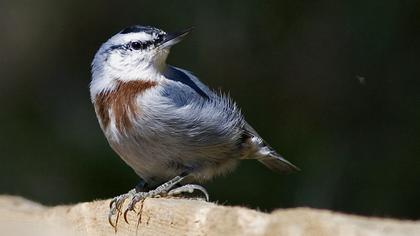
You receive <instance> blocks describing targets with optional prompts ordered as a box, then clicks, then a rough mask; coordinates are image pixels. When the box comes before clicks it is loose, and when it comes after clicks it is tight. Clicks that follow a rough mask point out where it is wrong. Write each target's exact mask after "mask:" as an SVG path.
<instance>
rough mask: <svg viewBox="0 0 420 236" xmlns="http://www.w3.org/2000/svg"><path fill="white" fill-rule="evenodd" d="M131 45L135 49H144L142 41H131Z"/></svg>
mask: <svg viewBox="0 0 420 236" xmlns="http://www.w3.org/2000/svg"><path fill="white" fill-rule="evenodd" d="M130 46H131V48H132V49H134V50H140V49H143V44H142V43H140V42H131V43H130Z"/></svg>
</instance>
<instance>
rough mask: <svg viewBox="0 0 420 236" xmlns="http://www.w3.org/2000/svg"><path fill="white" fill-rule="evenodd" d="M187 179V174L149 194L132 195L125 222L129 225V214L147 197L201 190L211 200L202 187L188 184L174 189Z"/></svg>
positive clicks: (125, 212) (126, 210)
mask: <svg viewBox="0 0 420 236" xmlns="http://www.w3.org/2000/svg"><path fill="white" fill-rule="evenodd" d="M185 177H187V175H186V174H183V175H181V176H176V177H175V178H173V179H171V180H169V181H168V182H166V183H164V184H162V185H160V186H158V187H157V188H155V189H153V190H150V191H148V192H137V193H135V194H134V195H131V200H130V202H129V203H128V205H127V208H126V209H125V211H124V220H125V221H126V222H127V223H128V220H127V213H128V212H129V211H134V207H135V205H136V203H138V202H139V201H141V200H143V199H145V198H147V197H156V196H174V195H178V194H181V193H186V192H188V193H192V192H193V191H194V190H199V191H201V192H202V193H204V195H205V196H206V200H207V201H208V200H209V195H208V193H207V191H206V189H205V188H203V187H202V186H200V185H196V184H187V185H184V186H181V187H177V188H174V186H176V185H177V184H179V183H180V182H181V181H182V180H184V179H185Z"/></svg>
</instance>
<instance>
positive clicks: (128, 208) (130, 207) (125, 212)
mask: <svg viewBox="0 0 420 236" xmlns="http://www.w3.org/2000/svg"><path fill="white" fill-rule="evenodd" d="M129 211H134V212H136V211H135V210H134V207H132V206H131V204H130V206H128V207H127V209H125V211H124V220H125V222H126V223H127V224H130V223H128V220H127V213H128V212H129Z"/></svg>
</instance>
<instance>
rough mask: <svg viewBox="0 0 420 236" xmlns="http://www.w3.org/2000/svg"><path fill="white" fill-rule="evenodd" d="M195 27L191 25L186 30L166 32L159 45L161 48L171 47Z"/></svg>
mask: <svg viewBox="0 0 420 236" xmlns="http://www.w3.org/2000/svg"><path fill="white" fill-rule="evenodd" d="M193 29H194V28H193V27H190V28H188V29H185V30H181V31H178V32H174V33H166V34H165V36H163V40H162V42H161V43H160V45H159V48H167V47H171V46H173V45H175V44H177V43H179V42H181V41H182V40H183V39H184V38H185V37H186V36H187V35H188V34H189V33H190V32H191V31H192V30H193Z"/></svg>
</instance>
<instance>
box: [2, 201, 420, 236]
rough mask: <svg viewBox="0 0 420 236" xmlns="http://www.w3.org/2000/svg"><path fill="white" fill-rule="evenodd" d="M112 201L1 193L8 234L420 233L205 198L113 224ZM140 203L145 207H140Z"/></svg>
mask: <svg viewBox="0 0 420 236" xmlns="http://www.w3.org/2000/svg"><path fill="white" fill-rule="evenodd" d="M109 202H110V200H103V201H93V202H86V203H79V204H76V205H69V206H57V207H45V206H42V205H40V204H37V203H34V202H31V201H29V200H25V199H23V198H20V197H13V196H0V232H1V234H2V235H165V236H169V235H327V236H328V235H420V222H415V221H399V220H391V219H379V218H368V217H360V216H352V215H345V214H341V213H334V212H330V211H326V210H316V209H309V208H295V209H284V210H276V211H274V212H272V213H271V214H268V213H262V212H258V211H255V210H250V209H246V208H242V207H228V206H221V205H216V204H214V203H207V202H203V201H199V200H189V199H178V198H170V199H168V198H149V199H146V200H145V201H144V202H143V205H142V204H140V203H139V204H138V205H137V206H136V212H137V213H135V212H130V213H129V214H128V221H129V224H127V223H126V222H125V221H124V219H123V218H122V217H120V220H119V222H118V226H117V227H118V228H117V229H118V230H117V232H115V231H114V229H113V228H112V227H111V226H110V224H109V223H108V219H107V215H108V210H109ZM140 208H142V210H141V211H140Z"/></svg>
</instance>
